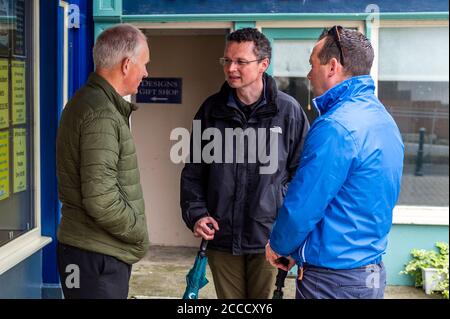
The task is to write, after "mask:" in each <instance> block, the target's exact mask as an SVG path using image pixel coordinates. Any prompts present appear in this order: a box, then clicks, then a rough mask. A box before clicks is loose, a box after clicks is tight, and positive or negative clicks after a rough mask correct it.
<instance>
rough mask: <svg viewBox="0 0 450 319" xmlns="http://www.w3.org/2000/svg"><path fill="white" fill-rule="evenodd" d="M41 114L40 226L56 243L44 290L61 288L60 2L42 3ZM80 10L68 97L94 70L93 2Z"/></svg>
mask: <svg viewBox="0 0 450 319" xmlns="http://www.w3.org/2000/svg"><path fill="white" fill-rule="evenodd" d="M40 3H41V5H40V21H41V28H40V39H41V43H40V57H41V61H40V62H41V63H40V68H41V72H40V83H41V88H40V107H41V109H40V115H41V128H42V130H41V194H42V195H41V196H42V197H41V223H42V234H43V235H44V236H49V237H52V239H53V242H52V243H51V244H50V245H48V246H47V247H45V248H44V251H43V264H44V267H43V272H42V277H43V283H44V287H45V286H48V287H54V286H55V285H56V286H58V285H59V275H58V271H57V266H56V243H57V242H56V232H57V229H58V225H59V221H60V204H59V200H58V193H57V179H56V158H55V157H56V144H55V141H56V133H57V129H58V123H59V117H60V114H61V110H62V104H63V95H62V94H63V87H62V83H63V73H62V70H63V32H62V31H63V18H64V16H63V9H62V8H61V7H59V5H58V1H54V0H41V1H40ZM70 3H71V4H76V5H78V7H79V9H80V28H78V29H77V28H71V29H69V98H70V97H71V96H72V95H73V94H74V92H75V91H76V90H77V89H78V88H79V87H80V86H81V85H82V84H83V83H84V82H85V81H86V79H87V77H88V75H89V73H90V72H91V71H92V68H93V62H92V46H93V29H94V28H93V19H92V0H74V1H70Z"/></svg>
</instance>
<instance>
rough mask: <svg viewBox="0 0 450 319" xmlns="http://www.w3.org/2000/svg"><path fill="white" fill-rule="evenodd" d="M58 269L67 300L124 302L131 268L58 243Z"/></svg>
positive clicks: (97, 254) (96, 254) (99, 255)
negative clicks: (114, 300) (116, 300)
mask: <svg viewBox="0 0 450 319" xmlns="http://www.w3.org/2000/svg"><path fill="white" fill-rule="evenodd" d="M57 254H58V269H59V275H60V278H61V286H62V289H63V293H64V297H65V298H66V299H126V298H127V297H128V288H129V281H130V275H131V265H128V264H126V263H124V262H122V261H120V260H118V259H117V258H114V257H111V256H108V255H104V254H99V253H95V252H92V251H88V250H84V249H80V248H76V247H73V246H68V245H64V244H61V243H58V251H57Z"/></svg>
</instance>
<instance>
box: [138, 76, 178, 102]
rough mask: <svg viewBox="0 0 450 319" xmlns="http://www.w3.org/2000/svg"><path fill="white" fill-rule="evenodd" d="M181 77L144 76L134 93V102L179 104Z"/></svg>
mask: <svg viewBox="0 0 450 319" xmlns="http://www.w3.org/2000/svg"><path fill="white" fill-rule="evenodd" d="M181 93H182V79H181V78H145V79H143V80H142V82H141V85H140V86H139V89H138V93H137V94H136V103H158V104H161V103H164V104H181Z"/></svg>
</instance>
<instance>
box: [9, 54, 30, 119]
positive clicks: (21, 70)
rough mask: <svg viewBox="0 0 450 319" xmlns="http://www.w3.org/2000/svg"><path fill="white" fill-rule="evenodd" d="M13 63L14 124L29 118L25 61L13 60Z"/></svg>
mask: <svg viewBox="0 0 450 319" xmlns="http://www.w3.org/2000/svg"><path fill="white" fill-rule="evenodd" d="M11 64H12V65H11V80H12V81H11V82H12V83H11V85H12V109H13V114H12V120H13V124H25V122H26V118H27V117H26V116H27V114H26V107H25V106H26V94H25V62H23V61H12V63H11Z"/></svg>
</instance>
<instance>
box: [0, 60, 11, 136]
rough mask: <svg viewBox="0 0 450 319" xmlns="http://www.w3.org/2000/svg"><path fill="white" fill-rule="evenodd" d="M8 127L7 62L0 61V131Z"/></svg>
mask: <svg viewBox="0 0 450 319" xmlns="http://www.w3.org/2000/svg"><path fill="white" fill-rule="evenodd" d="M8 125H9V104H8V60H4V59H0V129H2V128H5V127H8Z"/></svg>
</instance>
